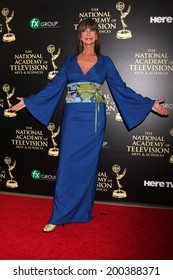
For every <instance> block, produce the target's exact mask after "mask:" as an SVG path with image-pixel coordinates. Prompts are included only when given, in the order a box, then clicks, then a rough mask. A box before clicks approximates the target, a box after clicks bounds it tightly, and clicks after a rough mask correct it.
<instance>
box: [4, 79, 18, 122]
mask: <svg viewBox="0 0 173 280" xmlns="http://www.w3.org/2000/svg"><path fill="white" fill-rule="evenodd" d="M2 89H3V91H4V92H5V93H6V99H7V104H8V109H5V110H4V116H5V117H9V118H12V117H16V115H17V114H16V112H14V111H11V110H10V108H11V107H12V104H11V103H10V99H11V97H12V96H13V95H14V92H15V88H14V87H13V89H12V91H11V92H9V91H10V86H9V85H8V84H4V85H3V87H2Z"/></svg>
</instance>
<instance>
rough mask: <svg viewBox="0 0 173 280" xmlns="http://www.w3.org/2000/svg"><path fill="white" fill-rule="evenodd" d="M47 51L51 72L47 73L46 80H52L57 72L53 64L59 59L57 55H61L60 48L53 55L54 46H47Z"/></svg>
mask: <svg viewBox="0 0 173 280" xmlns="http://www.w3.org/2000/svg"><path fill="white" fill-rule="evenodd" d="M47 51H48V53H50V54H51V62H52V67H53V71H50V72H49V73H48V79H49V80H52V79H53V78H54V77H55V75H56V74H57V73H58V71H57V69H58V67H57V66H56V64H55V60H56V59H57V58H58V57H59V55H60V53H61V48H59V49H58V51H57V53H54V52H55V46H54V45H49V46H48V47H47Z"/></svg>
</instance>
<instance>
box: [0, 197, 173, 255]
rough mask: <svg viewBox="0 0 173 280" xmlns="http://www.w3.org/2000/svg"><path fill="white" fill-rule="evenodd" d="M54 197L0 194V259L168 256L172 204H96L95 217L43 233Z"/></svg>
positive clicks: (171, 246) (172, 241)
mask: <svg viewBox="0 0 173 280" xmlns="http://www.w3.org/2000/svg"><path fill="white" fill-rule="evenodd" d="M51 207H52V198H50V199H49V198H48V199H47V198H35V197H27V196H18V195H14V196H13V195H10V194H0V209H1V220H0V240H1V242H0V259H1V260H45V259H48V260H106V259H107V260H135V259H136V260H158V259H160V260H172V259H173V237H172V230H173V210H172V209H156V208H142V207H141V208H140V207H132V206H117V205H106V204H95V205H94V210H93V220H92V222H89V223H83V224H68V225H65V227H57V229H56V230H55V231H54V232H52V233H42V232H41V228H42V227H43V226H44V224H45V222H46V221H47V218H48V217H49V214H50V211H51Z"/></svg>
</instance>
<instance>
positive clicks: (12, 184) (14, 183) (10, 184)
mask: <svg viewBox="0 0 173 280" xmlns="http://www.w3.org/2000/svg"><path fill="white" fill-rule="evenodd" d="M4 162H5V163H6V164H7V166H8V173H9V176H10V180H7V181H6V187H7V188H11V189H14V188H18V183H17V181H15V180H14V176H13V175H12V170H13V169H14V168H15V167H16V161H14V163H13V164H11V158H10V157H5V159H4Z"/></svg>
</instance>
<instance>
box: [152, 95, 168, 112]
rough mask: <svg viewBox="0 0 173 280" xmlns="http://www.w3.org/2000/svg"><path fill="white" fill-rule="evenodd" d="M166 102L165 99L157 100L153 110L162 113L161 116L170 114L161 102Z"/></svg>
mask: <svg viewBox="0 0 173 280" xmlns="http://www.w3.org/2000/svg"><path fill="white" fill-rule="evenodd" d="M163 102H165V100H164V99H158V100H156V101H155V103H154V105H153V107H152V111H154V112H155V113H157V114H159V115H161V116H168V115H169V111H168V110H167V109H165V108H163V107H162V106H161V105H160V104H161V103H163Z"/></svg>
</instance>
